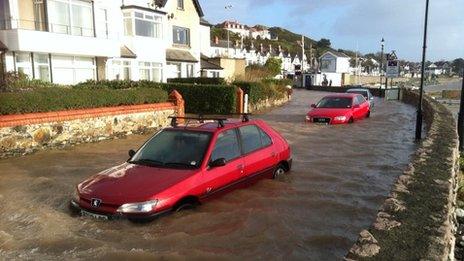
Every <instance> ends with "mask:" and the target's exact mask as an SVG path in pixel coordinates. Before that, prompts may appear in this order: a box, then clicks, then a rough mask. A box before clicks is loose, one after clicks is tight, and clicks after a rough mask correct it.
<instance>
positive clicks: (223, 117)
mask: <svg viewBox="0 0 464 261" xmlns="http://www.w3.org/2000/svg"><path fill="white" fill-rule="evenodd" d="M237 115H238V116H240V117H241V120H242V122H249V121H250V116H251V113H232V114H228V115H216V116H205V115H203V114H199V115H198V116H192V117H177V116H170V117H169V119H171V126H172V127H178V125H179V124H178V120H186V121H187V123H186V124H185V128H187V127H188V125H189V123H190V122H191V121H198V122H199V123H205V121H216V122H217V123H218V128H224V126H225V124H224V122H226V121H228V119H227V117H226V116H237Z"/></svg>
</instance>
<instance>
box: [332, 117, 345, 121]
mask: <svg viewBox="0 0 464 261" xmlns="http://www.w3.org/2000/svg"><path fill="white" fill-rule="evenodd" d="M334 120H336V121H346V116H338V117H335V118H334Z"/></svg>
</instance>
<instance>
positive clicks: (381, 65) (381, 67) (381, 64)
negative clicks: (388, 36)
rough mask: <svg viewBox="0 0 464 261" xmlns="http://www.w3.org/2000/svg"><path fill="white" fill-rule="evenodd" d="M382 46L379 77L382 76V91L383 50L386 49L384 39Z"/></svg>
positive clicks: (381, 42)
mask: <svg viewBox="0 0 464 261" xmlns="http://www.w3.org/2000/svg"><path fill="white" fill-rule="evenodd" d="M380 44H381V45H382V51H381V53H380V67H379V75H380V90H382V70H383V48H384V47H385V39H383V38H382V41H380Z"/></svg>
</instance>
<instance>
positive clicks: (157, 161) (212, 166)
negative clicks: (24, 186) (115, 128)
mask: <svg viewBox="0 0 464 261" xmlns="http://www.w3.org/2000/svg"><path fill="white" fill-rule="evenodd" d="M177 119H178V118H173V126H174V127H170V128H165V129H163V130H161V131H159V132H158V133H156V134H155V135H154V136H153V137H152V138H150V139H149V140H148V141H147V142H146V143H145V144H144V145H143V146H142V147H141V148H140V149H139V150H138V151H137V152H135V151H133V150H131V151H129V155H130V159H129V160H128V161H127V162H125V163H123V164H121V165H119V166H116V167H113V168H110V169H108V170H105V171H103V172H101V173H99V174H97V175H95V176H93V177H91V178H89V179H87V180H85V181H84V182H82V183H80V184H79V185H78V186H77V189H76V193H75V196H74V199H73V200H72V201H71V207H72V208H73V209H74V210H76V211H79V212H80V213H81V214H83V215H89V216H93V217H96V218H102V219H108V218H118V217H125V218H129V219H132V220H139V219H142V220H146V219H148V220H151V219H152V218H154V217H157V216H159V215H161V214H164V213H168V212H170V211H178V210H181V209H185V208H192V207H194V206H196V205H198V204H200V203H202V202H204V201H205V200H207V199H210V198H212V197H213V196H216V195H219V194H221V192H225V191H228V190H230V189H231V188H236V187H237V186H238V185H240V184H248V183H249V181H254V180H257V179H258V178H263V177H267V178H277V177H278V176H281V175H283V174H284V173H285V172H288V171H290V168H291V166H292V158H291V150H290V147H289V145H288V143H287V141H286V140H285V139H284V138H283V137H282V136H281V135H280V134H279V133H277V132H276V131H275V130H273V129H272V128H271V127H269V126H268V125H267V124H266V123H265V122H264V121H262V120H249V119H248V117H244V119H243V120H225V119H219V120H218V119H215V120H214V121H213V122H209V123H202V124H198V125H196V126H177V124H175V122H176V120H177ZM184 119H185V118H184ZM201 119H202V120H203V119H204V118H201Z"/></svg>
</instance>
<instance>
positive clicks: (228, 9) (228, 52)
mask: <svg viewBox="0 0 464 261" xmlns="http://www.w3.org/2000/svg"><path fill="white" fill-rule="evenodd" d="M232 8H233V6H232V5H226V6H225V9H226V10H227V11H231V10H232ZM229 25H230V24H229V23H227V26H229ZM229 57H230V31H229V28H227V58H229Z"/></svg>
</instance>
